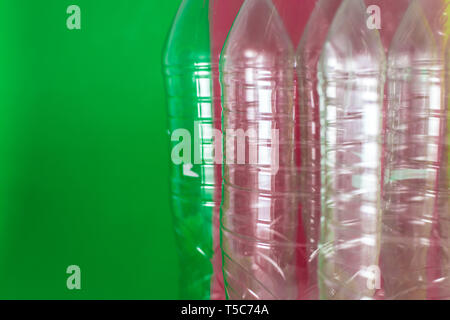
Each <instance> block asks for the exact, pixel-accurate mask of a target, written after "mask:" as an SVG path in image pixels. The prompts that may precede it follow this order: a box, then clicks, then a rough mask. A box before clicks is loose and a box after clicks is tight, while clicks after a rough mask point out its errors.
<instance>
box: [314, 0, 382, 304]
mask: <svg viewBox="0 0 450 320" xmlns="http://www.w3.org/2000/svg"><path fill="white" fill-rule="evenodd" d="M385 66H386V58H385V54H384V49H383V46H382V44H381V41H380V36H379V34H378V31H377V30H376V29H369V28H368V27H367V15H366V6H365V4H364V2H363V1H362V0H344V1H343V3H342V5H341V6H340V8H339V10H338V12H337V14H336V16H335V18H334V20H333V22H332V25H331V27H330V31H329V33H328V38H327V40H326V42H325V45H324V48H323V52H322V56H321V59H320V63H319V73H318V76H319V95H320V109H321V117H320V118H321V123H320V126H321V140H322V143H321V146H322V150H321V155H322V165H321V197H322V215H323V217H322V228H321V242H320V249H319V250H320V251H319V289H320V296H321V298H323V299H372V298H374V294H375V292H376V289H377V288H378V287H379V281H377V279H376V278H374V277H376V275H377V273H379V272H377V271H378V260H379V251H380V223H381V208H380V196H381V192H380V188H381V164H380V163H381V161H380V160H381V130H382V125H381V121H382V108H383V89H384V83H385Z"/></svg>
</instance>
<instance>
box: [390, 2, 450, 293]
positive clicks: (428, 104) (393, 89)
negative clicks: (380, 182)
mask: <svg viewBox="0 0 450 320" xmlns="http://www.w3.org/2000/svg"><path fill="white" fill-rule="evenodd" d="M423 3H424V5H425V6H426V7H427V9H428V10H431V9H430V8H429V7H428V5H432V3H428V2H423ZM434 3H436V1H434ZM438 11H439V10H438ZM429 12H430V11H429ZM433 30H434V28H432V27H430V24H429V22H428V19H427V17H426V14H425V10H424V8H423V7H422V5H421V3H420V1H417V0H413V1H412V3H411V4H410V7H409V8H408V10H407V12H406V13H405V16H404V18H403V21H402V23H401V25H400V26H399V28H398V30H397V33H396V35H395V37H394V39H393V42H392V45H391V48H390V51H389V61H388V86H389V90H388V113H387V130H386V155H385V157H386V158H385V159H386V161H385V163H386V167H385V172H384V186H383V228H382V256H381V267H382V269H381V270H382V274H383V280H384V290H385V295H386V298H387V299H415V300H416V299H426V298H439V295H440V293H437V292H435V290H434V286H435V285H438V286H441V285H443V284H445V282H448V280H446V279H445V277H444V278H443V277H442V274H440V271H439V269H440V265H439V262H438V261H439V255H440V254H442V253H444V256H445V255H448V251H447V250H449V249H450V248H448V247H447V248H446V247H445V246H443V245H444V243H443V242H442V240H443V239H445V236H444V235H442V234H441V235H440V234H439V233H440V231H439V225H440V226H441V227H442V226H445V229H447V228H448V226H449V223H448V219H449V217H448V206H447V205H446V204H445V202H446V201H448V186H447V187H445V175H446V174H445V172H444V170H443V168H442V166H443V165H444V161H445V158H444V154H445V152H444V150H445V148H446V143H445V135H446V132H445V130H446V122H447V114H446V112H447V105H446V103H444V99H443V98H444V93H445V75H444V74H445V72H444V70H445V60H444V56H443V52H442V46H441V45H440V42H441V40H440V39H436V37H435V34H436V33H434V32H433ZM442 180H443V182H444V183H442V182H440V181H442ZM445 199H447V200H445ZM440 201H443V202H442V203H440ZM439 220H441V221H439ZM444 233H446V234H447V233H448V231H445V232H444ZM447 237H448V236H447ZM442 249H444V251H443V252H441V253H440V252H439V251H440V250H442ZM447 268H448V267H447ZM439 282H440V283H441V284H439ZM447 285H448V284H447ZM436 294H437V295H438V296H436Z"/></svg>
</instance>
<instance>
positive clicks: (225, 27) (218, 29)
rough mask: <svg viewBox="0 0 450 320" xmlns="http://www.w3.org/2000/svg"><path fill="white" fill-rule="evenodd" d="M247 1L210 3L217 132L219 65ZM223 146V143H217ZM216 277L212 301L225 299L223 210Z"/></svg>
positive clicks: (218, 165) (218, 151)
mask: <svg viewBox="0 0 450 320" xmlns="http://www.w3.org/2000/svg"><path fill="white" fill-rule="evenodd" d="M243 1H244V0H211V3H210V28H211V53H212V65H211V66H212V74H213V92H214V98H213V104H214V128H215V129H217V130H219V131H220V132H221V131H222V97H221V90H220V76H219V61H220V54H221V52H222V48H223V46H224V44H225V40H226V38H227V35H228V32H229V31H230V29H231V26H232V24H233V21H234V19H235V18H236V16H237V14H238V12H239V8H240V7H241V6H242V3H243ZM215 142H220V143H222V139H221V138H220V141H215ZM214 152H215V153H214V155H215V158H216V159H222V146H221V145H219V144H218V143H216V144H215V148H214ZM215 180H216V186H217V187H216V191H215V200H216V203H220V200H221V197H222V161H216V162H215ZM213 221H214V232H213V235H214V258H213V266H214V277H215V280H214V281H213V288H212V299H215V300H217V299H220V300H223V299H225V287H224V282H223V273H222V252H221V248H220V206H217V207H216V209H215V210H214V217H213Z"/></svg>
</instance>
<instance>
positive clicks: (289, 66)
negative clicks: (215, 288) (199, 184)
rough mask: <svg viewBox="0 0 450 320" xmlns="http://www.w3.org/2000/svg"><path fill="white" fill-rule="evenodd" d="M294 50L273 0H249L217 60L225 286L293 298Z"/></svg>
mask: <svg viewBox="0 0 450 320" xmlns="http://www.w3.org/2000/svg"><path fill="white" fill-rule="evenodd" d="M294 58H295V57H294V50H293V46H292V43H291V41H290V39H289V36H288V34H287V32H286V30H285V27H284V25H283V22H282V21H281V18H280V16H279V15H278V13H277V11H276V9H275V7H274V5H273V4H272V2H271V1H270V0H246V1H245V2H244V4H243V6H242V8H241V10H240V12H239V15H238V17H237V18H236V20H235V22H234V25H233V28H232V29H231V31H230V34H229V36H228V39H227V42H226V44H225V47H224V50H223V54H222V57H221V67H220V68H221V77H222V78H221V83H222V94H223V126H222V127H223V131H224V136H225V142H226V146H224V164H223V166H224V170H223V172H224V176H223V197H222V207H221V214H222V216H221V222H222V250H223V263H224V266H223V268H224V277H225V289H226V292H227V296H228V298H231V299H296V298H297V297H298V288H297V280H296V279H297V275H296V262H295V246H296V243H295V240H296V226H297V200H296V198H297V195H296V194H297V192H296V190H295V188H294V186H295V172H294V171H295V164H294V156H293V144H294V134H293V133H294V129H293V128H294V119H293V108H294V103H293V97H294V84H293V79H294V66H295V64H294Z"/></svg>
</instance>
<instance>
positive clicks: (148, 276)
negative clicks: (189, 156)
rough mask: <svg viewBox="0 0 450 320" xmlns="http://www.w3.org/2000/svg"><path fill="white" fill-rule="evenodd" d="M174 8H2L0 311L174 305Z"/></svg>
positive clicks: (60, 4)
mask: <svg viewBox="0 0 450 320" xmlns="http://www.w3.org/2000/svg"><path fill="white" fill-rule="evenodd" d="M179 3H180V0H164V1H162V0H95V1H92V0H70V1H66V0H1V1H0V298H1V299H13V298H20V299H22V298H26V299H29V298H31V299H47V298H56V299H97V298H98V299H170V298H177V296H178V288H177V283H178V279H177V277H178V260H177V256H176V251H175V244H174V237H173V232H172V225H171V224H172V218H171V214H170V211H169V200H168V199H169V196H168V161H169V156H168V144H167V128H166V112H165V107H166V106H165V96H164V87H163V81H162V76H161V74H162V72H161V53H162V50H163V44H164V42H165V39H166V36H167V33H168V30H169V27H170V25H171V22H172V19H173V17H174V15H175V13H176V9H177V7H178V5H179ZM71 4H77V5H79V6H80V8H81V19H82V29H81V30H73V31H70V30H68V29H67V27H66V19H67V17H68V15H67V14H66V9H67V7H68V6H69V5H71ZM71 264H76V265H79V266H80V267H81V272H82V289H81V291H69V290H68V289H67V288H66V278H67V277H68V275H67V274H66V268H67V266H68V265H71Z"/></svg>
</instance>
